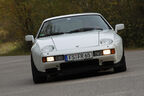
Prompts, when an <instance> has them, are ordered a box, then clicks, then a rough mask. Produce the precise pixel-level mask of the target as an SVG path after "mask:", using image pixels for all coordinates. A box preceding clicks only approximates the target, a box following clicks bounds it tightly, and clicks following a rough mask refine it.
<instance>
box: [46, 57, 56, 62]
mask: <svg viewBox="0 0 144 96" xmlns="http://www.w3.org/2000/svg"><path fill="white" fill-rule="evenodd" d="M49 61H55V60H54V57H47V62H49Z"/></svg>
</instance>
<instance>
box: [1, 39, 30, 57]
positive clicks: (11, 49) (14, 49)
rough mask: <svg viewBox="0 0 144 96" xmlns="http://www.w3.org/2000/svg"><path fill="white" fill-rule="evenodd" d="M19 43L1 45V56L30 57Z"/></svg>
mask: <svg viewBox="0 0 144 96" xmlns="http://www.w3.org/2000/svg"><path fill="white" fill-rule="evenodd" d="M29 54H30V52H26V51H25V50H24V49H23V48H22V47H21V45H20V43H19V42H6V43H0V56H15V55H29Z"/></svg>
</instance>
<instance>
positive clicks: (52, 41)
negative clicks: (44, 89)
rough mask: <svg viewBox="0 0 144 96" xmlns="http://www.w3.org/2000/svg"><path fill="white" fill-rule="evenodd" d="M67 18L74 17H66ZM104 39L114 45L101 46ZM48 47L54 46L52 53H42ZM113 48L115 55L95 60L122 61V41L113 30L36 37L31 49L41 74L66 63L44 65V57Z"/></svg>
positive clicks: (99, 57) (57, 62)
mask: <svg viewBox="0 0 144 96" xmlns="http://www.w3.org/2000/svg"><path fill="white" fill-rule="evenodd" d="M85 14H87V15H91V14H98V13H85ZM85 14H76V15H85ZM98 15H100V14H98ZM66 16H73V15H66ZM66 16H59V17H53V18H50V19H46V20H45V21H44V22H46V21H48V20H51V19H56V18H62V17H66ZM102 39H111V40H113V43H112V44H110V45H101V44H100V43H99V42H100V40H102ZM48 45H53V46H54V50H53V51H52V52H42V51H41V50H42V49H43V48H44V47H45V46H48ZM77 46H78V47H77ZM112 48H115V54H113V55H106V56H97V57H95V58H97V59H99V60H101V61H114V63H117V62H119V61H120V60H121V57H122V55H123V43H122V39H121V37H120V36H119V35H118V34H116V32H115V31H114V30H113V29H111V30H103V31H101V30H93V31H87V32H79V33H72V34H62V35H55V36H49V37H44V38H37V36H36V38H35V42H34V45H33V46H32V48H31V52H32V57H33V61H34V64H35V66H36V68H37V69H38V70H39V71H41V72H45V69H48V68H57V66H59V65H60V63H62V62H65V61H56V62H47V63H43V62H42V57H45V56H55V55H66V54H72V53H80V52H89V51H96V50H103V49H112ZM95 58H94V59H95Z"/></svg>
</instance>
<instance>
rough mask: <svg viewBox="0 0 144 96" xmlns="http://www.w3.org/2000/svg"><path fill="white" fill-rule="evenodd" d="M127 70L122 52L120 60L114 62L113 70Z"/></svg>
mask: <svg viewBox="0 0 144 96" xmlns="http://www.w3.org/2000/svg"><path fill="white" fill-rule="evenodd" d="M126 70H127V66H126V61H125V56H124V53H123V56H122V58H121V60H120V62H118V63H117V64H116V66H115V67H114V72H116V73H117V72H124V71H126Z"/></svg>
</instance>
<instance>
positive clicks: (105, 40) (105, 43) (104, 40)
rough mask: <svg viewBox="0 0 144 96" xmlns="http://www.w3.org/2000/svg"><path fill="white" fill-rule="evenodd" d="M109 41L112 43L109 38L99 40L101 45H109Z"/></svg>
mask: <svg viewBox="0 0 144 96" xmlns="http://www.w3.org/2000/svg"><path fill="white" fill-rule="evenodd" d="M111 43H113V40H111V39H102V40H101V41H100V44H101V45H109V44H111Z"/></svg>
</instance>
